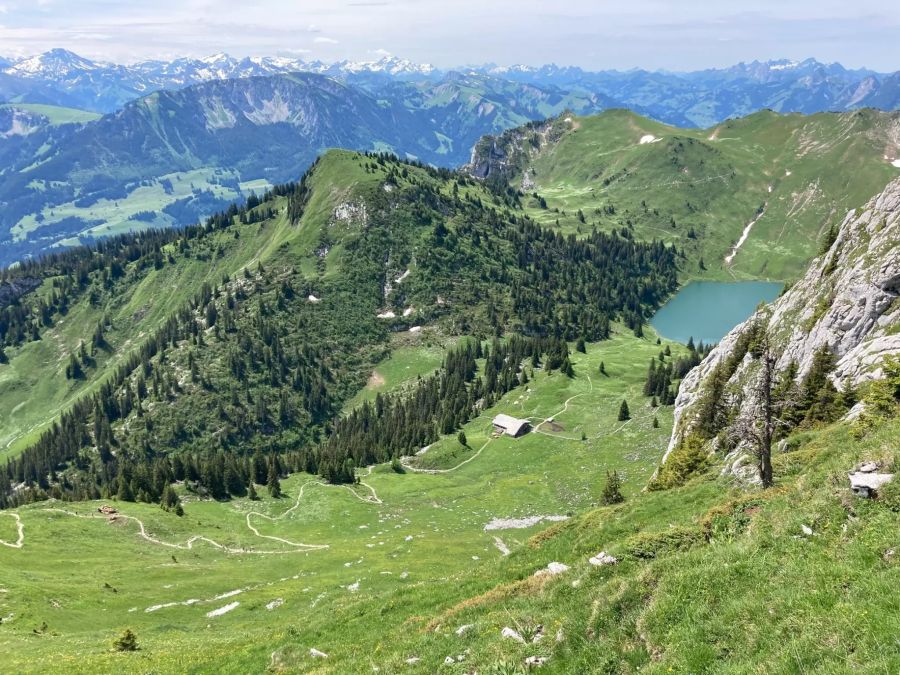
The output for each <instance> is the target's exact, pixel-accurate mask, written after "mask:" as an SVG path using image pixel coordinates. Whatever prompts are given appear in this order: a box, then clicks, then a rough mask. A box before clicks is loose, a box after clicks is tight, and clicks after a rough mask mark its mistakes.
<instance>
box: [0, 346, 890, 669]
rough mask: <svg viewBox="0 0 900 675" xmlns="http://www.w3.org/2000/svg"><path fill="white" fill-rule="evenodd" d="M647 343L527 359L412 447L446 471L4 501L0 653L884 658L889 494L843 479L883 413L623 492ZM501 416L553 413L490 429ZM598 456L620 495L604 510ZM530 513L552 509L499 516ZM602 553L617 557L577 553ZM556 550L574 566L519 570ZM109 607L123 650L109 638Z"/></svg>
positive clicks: (871, 662) (322, 665)
mask: <svg viewBox="0 0 900 675" xmlns="http://www.w3.org/2000/svg"><path fill="white" fill-rule="evenodd" d="M672 347H673V348H675V349H678V347H677V346H675V345H672ZM658 350H659V347H658V346H657V345H656V344H654V341H653V340H652V339H647V340H638V339H636V338H634V337H632V336H630V335H628V336H617V337H615V338H614V339H613V340H612V341H609V342H604V343H601V344H590V345H588V347H587V353H586V354H579V353H577V352H576V353H574V354H573V363H574V366H575V372H576V376H575V377H574V378H573V379H569V378H566V377H564V376H563V375H561V374H560V373H556V374H553V375H549V376H546V375H545V374H543V373H541V372H539V371H538V372H536V373H535V377H534V378H533V380H532V381H531V383H530V384H529V389H528V391H524V390H522V389H519V390H516V391H513V392H511V393H510V394H509V395H508V396H507V397H505V398H504V399H503V400H502V401H500V402H499V403H498V404H497V406H495V407H494V408H492V409H490V410H486V411H485V412H484V413H483V414H482V415H481V416H480V417H479V418H477V419H475V420H473V421H472V422H470V423H469V424H468V425H466V427H465V432H466V435H467V437H468V442H469V446H470V447H469V448H465V449H464V448H461V447H460V446H459V444H458V441H457V440H456V438H455V436H452V437H447V438H443V439H442V440H441V441H440V442H439V443H438V444H436V445H435V446H433V447H431V448H429V450H428V451H427V452H426V453H425V454H424V455H422V456H420V457H418V458H416V459H415V460H412V462H411V464H412V466H413V467H415V468H418V469H421V468H424V467H426V466H427V467H431V468H432V470H434V469H435V468H438V469H441V470H443V471H444V473H431V474H426V473H418V472H416V471H414V470H412V469H408V470H407V471H406V473H404V474H398V473H396V472H394V471H392V470H391V469H390V467H389V466H387V465H384V466H377V467H373V468H371V469H366V470H364V471H362V472H361V476H362V483H361V484H360V485H357V486H352V487H347V486H344V487H334V486H326V485H323V484H320V483H318V482H317V481H316V480H314V479H313V478H312V477H311V476H307V475H298V476H295V477H292V478H291V479H290V480H289V481H285V483H284V488H285V493H286V494H285V497H284V498H283V499H281V500H271V499H269V498H267V497H266V498H263V500H262V501H260V502H255V503H254V502H249V501H247V500H232V501H230V502H224V503H222V502H213V501H190V500H186V503H185V510H186V515H185V517H183V518H178V517H176V516H174V515H172V514H167V513H165V512H162V511H160V510H159V509H158V508H156V507H152V506H148V505H140V504H122V503H118V504H115V506H116V507H118V508H119V509H120V510H121V513H120V515H119V517H118V518H117V519H116V520H113V521H108V520H107V519H106V518H105V517H103V516H101V515H100V514H97V513H96V509H97V507H98V506H99V505H100V504H101V502H89V503H83V504H62V503H53V502H51V503H44V504H36V505H33V506H30V507H25V508H21V509H18V510H17V511H15V512H6V513H4V514H0V540H3V543H6V544H10V543H12V544H15V543H16V542H17V539H18V536H19V535H18V532H17V527H16V526H17V522H20V523H21V524H22V526H23V528H24V529H23V530H22V543H23V546H22V547H21V548H11V547H9V546H0V562H2V564H3V567H4V569H6V570H9V572H8V573H7V574H6V576H5V577H4V580H3V585H2V587H3V591H4V592H3V594H2V596H0V614H2V615H3V617H4V622H3V624H2V630H0V646H2V650H3V652H4V653H5V654H7V655H9V656H8V657H7V658H8V659H9V660H8V661H7V665H8V667H10V668H12V669H13V670H16V671H38V672H39V671H46V670H52V669H56V668H58V667H59V665H60V664H62V663H65V664H66V667H67V668H68V669H70V670H73V672H139V671H145V670H148V669H152V670H154V671H158V672H201V671H202V672H206V671H209V670H216V671H217V672H229V673H231V672H233V673H239V672H248V671H258V670H263V669H266V668H269V669H271V670H274V671H276V672H317V673H365V672H372V669H373V668H374V667H377V668H379V669H380V670H381V672H399V671H402V672H412V673H434V672H447V673H463V672H471V670H472V669H473V668H474V669H477V670H478V671H479V672H499V673H518V672H525V669H524V667H523V666H522V664H523V661H524V659H525V658H526V657H529V656H542V657H544V658H547V659H548V660H547V662H546V664H545V666H544V670H545V671H547V672H558V673H570V672H636V671H638V670H641V671H642V672H643V671H647V672H688V671H689V672H730V673H732V672H733V673H743V672H758V671H759V669H760V668H762V669H764V670H766V671H770V672H810V671H816V672H846V671H849V670H859V669H863V670H867V669H872V668H874V669H875V670H876V671H884V672H893V671H894V670H896V668H897V667H898V665H900V660H898V659H900V656H898V653H897V651H896V649H894V648H893V646H892V645H893V636H894V635H895V634H896V631H897V630H898V628H900V626H898V624H897V620H896V617H897V616H898V614H897V611H896V602H895V600H894V593H893V592H892V589H893V588H894V586H895V585H896V583H897V581H898V567H897V562H896V560H895V557H896V556H895V555H894V554H893V553H892V551H893V549H894V548H895V546H896V540H897V536H898V535H900V531H898V526H897V519H896V514H895V513H894V512H892V511H890V509H889V508H888V506H887V505H886V504H884V503H882V502H877V501H875V502H866V501H860V500H858V499H856V498H854V497H852V496H851V495H850V494H849V491H848V489H847V486H846V479H845V477H844V474H845V472H846V471H847V470H849V469H850V468H852V466H853V465H854V464H856V463H857V462H859V461H863V460H877V461H881V462H884V463H886V464H887V465H890V463H891V462H893V463H894V465H895V466H896V462H897V461H898V458H897V456H896V449H895V448H894V447H893V444H892V443H891V440H892V439H893V438H894V437H895V436H896V434H897V433H898V432H900V425H898V423H897V420H892V421H887V422H885V423H883V425H882V426H880V427H878V428H877V429H875V430H874V431H873V432H870V434H869V435H868V436H866V437H865V438H863V439H862V440H859V439H856V438H854V437H851V435H850V434H849V433H848V427H847V426H845V425H836V426H833V427H830V428H824V429H820V430H816V431H814V432H806V433H804V434H803V435H802V436H800V437H798V438H797V439H796V441H795V442H792V443H790V448H791V451H790V452H788V453H786V454H782V455H779V456H778V458H777V460H776V476H777V478H778V481H777V485H776V487H775V488H774V489H772V490H769V491H765V492H759V491H752V492H746V493H745V492H742V491H740V490H739V489H736V488H733V487H731V486H730V485H729V484H727V483H724V482H722V481H721V480H720V479H719V478H718V477H717V474H716V472H715V471H714V470H713V471H711V472H710V473H708V474H706V475H702V476H699V477H697V478H695V479H694V480H693V481H691V482H690V483H688V484H687V485H686V486H684V487H681V488H677V489H673V490H668V491H661V492H640V488H641V487H642V486H643V485H644V484H645V483H646V480H647V478H648V476H649V473H650V472H651V471H652V469H653V467H654V466H655V464H656V462H657V461H658V459H659V457H660V455H661V452H662V450H663V447H664V445H665V441H666V438H667V436H668V432H669V430H670V427H671V413H670V411H668V410H666V409H662V410H660V411H659V412H658V413H657V417H658V419H659V421H660V426H659V428H656V429H654V428H653V427H652V425H651V424H650V421H651V420H652V415H653V413H652V412H651V410H650V409H649V408H648V406H647V399H646V398H643V397H642V396H641V395H640V387H641V380H642V378H641V377H639V376H638V374H639V373H641V372H642V371H643V366H644V363H645V361H646V360H647V359H649V358H652V357H653V356H654V355H655V354H656V353H657V352H658ZM601 360H602V361H603V362H604V364H605V366H606V370H607V372H608V373H609V377H608V378H604V377H602V376H598V375H597V374H596V371H597V369H598V367H599V363H600V361H601ZM622 397H627V399H628V400H629V402H630V403H631V404H632V411H633V419H632V420H631V421H630V422H628V423H625V424H623V423H621V422H618V421H616V411H617V409H618V404H619V401H620V400H621V398H622ZM497 412H507V413H511V414H518V415H528V416H531V417H534V418H537V419H538V420H540V419H544V418H547V417H550V416H552V417H553V418H554V420H555V421H556V422H557V423H558V424H559V425H560V426H561V427H563V430H560V431H549V430H546V433H532V434H530V435H528V436H525V437H523V438H521V439H517V440H513V439H509V438H502V437H501V438H498V439H493V440H489V437H488V436H487V435H486V431H487V430H488V427H489V420H490V419H491V417H492V416H493V415H494V414H495V413H497ZM581 431H584V432H585V434H586V435H587V440H585V441H582V440H581V436H580V432H581ZM567 437H572V438H573V439H574V440H568V438H567ZM463 462H465V463H463ZM613 468H615V469H617V470H619V471H620V473H621V475H622V476H623V479H624V487H623V492H624V495H625V502H624V503H623V504H621V505H617V506H607V507H600V508H597V505H598V503H599V498H600V493H601V490H602V486H603V483H604V477H605V473H606V471H607V470H609V469H613ZM538 516H545V517H546V516H551V517H553V518H554V519H560V518H564V517H566V516H569V517H568V519H567V520H561V521H560V522H555V523H554V522H553V521H552V520H550V521H548V520H543V521H539V522H538V523H537V524H534V525H531V526H530V527H524V528H522V529H511V527H512V526H513V525H514V524H515V523H512V522H509V521H507V522H503V521H497V520H495V519H522V518H527V517H538ZM132 519H139V520H140V521H141V523H142V524H143V527H144V532H145V533H146V537H142V536H141V535H140V534H139V532H140V523H138V522H136V521H135V520H132ZM526 522H527V521H526ZM491 523H493V527H496V528H497V529H490V528H489V529H486V526H488V525H489V524H491ZM248 525H249V526H252V527H253V528H255V530H256V532H258V534H256V533H254V531H253V530H251V529H250V528H249V527H248ZM504 528H505V529H504ZM807 528H808V529H807ZM810 532H811V533H810ZM197 537H206V538H208V539H205V540H204V539H196V538H197ZM209 540H212V541H209ZM61 546H65V548H66V551H69V552H71V551H73V550H77V552H78V555H77V556H76V557H75V558H74V560H72V559H71V556H70V555H66V554H63V552H62V550H61ZM322 546H327V548H317V547H322ZM189 547H190V548H189ZM221 547H227V548H226V549H225V550H223V548H221ZM506 549H509V551H510V553H509V554H508V555H504V551H505V550H506ZM600 551H606V552H608V553H610V554H611V555H613V556H615V557H616V558H617V559H618V560H619V562H618V564H616V565H609V566H602V567H594V566H592V565H591V564H589V563H588V558H589V557H591V556H594V555H596V554H598V553H599V552H600ZM63 561H65V562H63ZM554 561H555V562H561V563H563V564H565V565H568V566H569V569H568V570H567V571H564V572H562V573H561V574H559V575H558V576H552V575H545V576H534V574H535V572H536V571H538V570H540V569H542V568H545V567H546V566H547V565H548V563H550V562H554ZM63 566H64V568H65V569H64V570H63ZM538 626H541V627H542V628H541V631H540V632H543V634H544V636H545V637H544V638H543V639H541V640H540V641H537V642H535V643H534V644H527V645H526V644H520V643H519V642H516V641H514V640H512V639H508V638H503V637H501V629H503V628H504V627H510V628H512V629H514V630H516V631H517V632H518V633H519V634H520V635H523V636H525V637H526V639H527V640H529V641H530V640H531V639H532V637H531V636H533V635H535V634H538V632H539V629H538ZM126 627H128V628H131V629H132V630H133V631H134V632H135V633H136V634H137V637H138V642H139V645H140V650H139V651H138V652H135V653H131V654H128V653H125V654H122V653H115V652H114V651H112V649H111V642H112V640H113V638H114V637H116V636H118V635H119V634H120V633H121V632H122V631H123V630H124V629H125V628H126ZM463 627H466V628H464V629H463ZM459 631H461V632H459ZM310 649H317V650H320V651H322V652H324V653H326V654H328V657H327V658H318V657H315V656H312V655H311V654H310ZM448 656H449V657H451V658H452V659H453V661H454V663H453V664H447V663H445V661H446V658H447V657H448ZM459 657H461V658H459ZM723 668H724V670H723Z"/></svg>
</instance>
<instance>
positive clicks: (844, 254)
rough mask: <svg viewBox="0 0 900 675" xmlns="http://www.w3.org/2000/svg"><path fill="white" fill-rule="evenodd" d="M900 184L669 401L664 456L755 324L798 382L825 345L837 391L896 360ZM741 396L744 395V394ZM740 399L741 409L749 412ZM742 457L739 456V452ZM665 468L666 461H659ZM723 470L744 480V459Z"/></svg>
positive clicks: (740, 371)
mask: <svg viewBox="0 0 900 675" xmlns="http://www.w3.org/2000/svg"><path fill="white" fill-rule="evenodd" d="M898 298H900V179H896V180H894V181H892V182H891V183H890V184H889V185H888V186H887V187H886V188H885V190H884V191H883V192H882V193H881V194H879V195H877V196H876V197H874V198H872V199H871V200H870V201H869V202H868V203H867V204H866V205H865V206H864V207H862V208H859V209H856V210H855V211H852V212H850V213H849V214H848V215H847V217H846V218H845V219H844V221H843V223H842V224H841V227H840V230H839V231H838V235H837V238H836V240H835V241H834V243H833V244H832V245H831V247H830V248H829V250H828V251H827V252H826V253H825V254H824V255H822V256H820V257H818V258H816V259H815V260H814V261H813V262H812V264H811V265H810V267H809V270H808V271H807V273H806V275H805V276H804V277H803V278H802V279H801V280H800V281H798V282H797V283H796V284H795V285H794V286H792V287H791V288H790V289H788V290H787V291H786V292H785V293H784V294H783V295H782V296H781V297H780V298H778V299H777V300H776V301H775V302H773V303H772V304H771V305H769V306H767V307H765V308H762V309H761V310H758V311H757V312H756V314H754V316H752V317H751V318H750V319H748V320H747V321H746V322H744V323H743V324H741V325H739V326H737V327H736V328H734V330H732V331H731V332H730V333H729V334H728V335H726V336H725V337H724V338H723V339H722V341H721V342H720V343H719V345H718V346H717V347H716V348H715V349H713V351H712V352H711V353H710V354H709V356H707V358H706V359H704V361H703V362H702V363H701V364H700V365H699V366H697V367H696V368H694V369H693V370H692V371H691V372H690V373H688V375H687V376H686V377H685V378H684V381H683V382H682V384H681V388H680V391H679V393H678V397H677V399H676V401H675V428H674V431H673V433H672V438H671V440H670V442H669V449H668V452H667V453H666V457H667V456H668V454H669V452H671V450H672V449H673V448H674V447H675V445H676V444H677V442H678V440H679V439H680V438H681V437H682V435H683V434H685V433H686V432H688V431H689V430H690V429H691V427H692V425H693V424H694V422H695V407H696V403H697V401H698V399H699V397H700V396H701V394H702V392H703V389H704V384H705V382H706V380H707V378H708V377H709V375H710V373H712V371H713V369H714V368H715V367H716V366H717V365H718V364H719V363H720V362H721V361H723V360H724V359H726V358H727V357H728V355H729V354H730V353H731V352H732V351H733V350H734V346H735V343H736V342H737V341H738V339H739V338H740V336H741V335H742V334H743V333H744V332H745V331H747V330H748V329H749V327H750V326H751V325H752V324H753V323H754V322H760V323H761V324H762V325H764V326H766V327H767V330H768V334H769V336H770V339H772V340H773V341H774V344H775V347H776V353H777V354H778V362H777V365H776V368H777V369H778V370H779V371H781V370H784V369H785V368H787V366H788V364H790V363H791V362H792V361H796V363H797V364H798V366H799V373H798V377H799V378H803V377H804V376H805V375H806V373H807V372H808V371H809V369H810V366H811V365H812V361H813V356H814V354H815V352H816V351H817V350H818V349H819V348H820V347H823V346H827V347H828V348H829V349H830V350H831V351H832V352H833V353H834V354H835V356H836V357H837V359H838V361H837V366H836V368H835V370H834V372H833V373H832V374H831V378H832V380H833V381H834V384H835V386H836V387H838V388H839V389H840V388H841V387H842V386H843V385H844V384H845V383H849V384H852V385H857V384H859V383H861V382H864V381H866V380H871V379H878V378H880V377H881V376H882V375H883V373H882V368H881V364H882V362H883V359H884V357H885V356H887V355H888V354H900V331H898V327H900V300H898ZM750 362H751V357H749V356H746V357H745V358H744V360H743V361H742V362H741V363H740V364H739V365H738V367H737V369H736V370H735V372H734V374H733V375H732V376H731V379H730V380H729V386H732V387H740V386H741V384H743V383H746V382H747V381H748V380H749V378H750V372H749V371H750ZM745 393H746V391H745ZM753 404H754V401H753V400H752V398H751V397H749V396H746V397H744V400H743V402H742V404H741V405H753ZM739 450H740V449H739ZM663 461H665V458H664V459H663ZM726 464H727V470H728V471H731V470H732V469H734V474H735V475H736V476H738V477H743V478H749V477H750V475H751V474H752V472H748V471H742V470H741V468H743V469H746V468H748V467H747V461H746V456H745V454H744V453H741V452H737V453H732V456H731V457H729V458H727V460H726Z"/></svg>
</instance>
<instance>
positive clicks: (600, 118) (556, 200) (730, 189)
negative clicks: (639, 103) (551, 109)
mask: <svg viewBox="0 0 900 675" xmlns="http://www.w3.org/2000/svg"><path fill="white" fill-rule="evenodd" d="M898 156H900V116H898V114H897V113H889V114H887V113H880V112H877V111H874V110H861V111H857V112H853V113H844V114H830V113H822V114H819V115H813V116H809V117H805V116H801V115H779V114H776V113H773V112H771V111H763V112H759V113H756V114H753V115H750V116H748V117H745V118H741V119H734V120H729V121H727V122H725V123H722V124H720V125H718V126H716V127H713V128H711V129H706V130H703V131H698V130H696V129H683V128H676V127H671V126H667V125H664V124H660V123H659V122H656V121H653V120H650V119H647V118H645V117H641V116H639V115H636V114H634V113H633V112H630V111H625V110H608V111H606V112H603V113H600V114H598V115H595V116H591V117H579V116H577V115H574V114H568V113H566V114H562V115H560V116H558V117H557V118H554V119H553V120H549V121H547V122H544V123H533V124H529V125H525V126H523V127H520V128H518V129H513V130H510V131H507V132H505V133H504V134H501V135H499V136H492V137H487V138H485V139H483V140H482V141H481V142H479V143H478V145H477V146H476V147H475V149H474V151H473V154H472V158H471V160H470V164H469V165H468V170H469V171H470V173H472V175H475V176H478V177H479V178H482V179H485V178H487V180H489V181H498V182H500V183H502V184H504V185H509V186H510V187H512V188H513V189H516V190H519V191H521V192H523V193H524V194H525V199H524V200H523V203H524V205H525V207H526V210H527V211H528V213H529V214H530V215H531V216H532V217H533V218H535V219H536V220H538V221H539V222H542V223H544V224H546V225H548V226H552V227H556V228H559V229H560V230H562V231H564V232H567V233H568V232H574V233H575V234H579V233H584V232H589V231H591V230H592V229H593V228H598V229H602V230H610V229H620V228H623V227H625V228H628V229H629V230H631V231H632V232H633V233H634V234H635V236H637V237H638V238H646V239H653V238H662V239H663V240H664V241H667V242H669V243H672V244H675V245H676V246H677V247H678V248H679V250H680V251H681V252H682V253H683V255H684V262H683V264H682V274H683V277H684V278H686V279H693V278H701V279H703V278H706V279H721V280H735V279H738V280H740V279H774V280H783V281H789V280H792V279H796V278H797V277H799V276H800V275H801V274H802V272H803V271H804V270H805V268H806V265H807V263H808V262H809V260H810V259H811V258H812V257H813V256H814V255H815V252H816V250H817V249H818V246H819V244H820V243H821V242H822V241H824V239H825V237H826V235H827V233H828V231H829V229H830V228H831V227H832V226H833V225H837V224H838V222H839V220H840V218H842V216H843V214H844V213H846V212H847V210H848V209H850V208H853V207H855V206H857V205H859V204H861V203H863V202H864V201H865V200H867V199H869V198H870V197H871V196H872V195H873V194H874V193H876V192H878V191H879V190H881V189H882V188H883V187H884V186H885V185H886V184H887V183H888V182H889V181H890V180H891V179H892V178H894V177H896V176H897V175H898V174H900V169H898V167H897V166H895V165H894V160H895V158H896V157H898ZM838 164H839V165H840V166H842V167H843V170H842V171H833V170H832V167H834V166H836V165H838ZM748 225H749V227H748ZM743 233H746V237H745V238H743V239H742V234H743Z"/></svg>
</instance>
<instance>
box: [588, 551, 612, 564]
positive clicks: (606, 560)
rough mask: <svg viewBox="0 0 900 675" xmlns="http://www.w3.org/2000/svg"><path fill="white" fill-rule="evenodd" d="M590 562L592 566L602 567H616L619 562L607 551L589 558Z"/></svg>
mask: <svg viewBox="0 0 900 675" xmlns="http://www.w3.org/2000/svg"><path fill="white" fill-rule="evenodd" d="M588 562H589V563H590V564H591V565H595V566H600V565H615V564H616V563H617V562H619V561H618V559H617V558H615V557H613V556H611V555H610V554H609V553H607V552H606V551H600V553H598V554H597V555H595V556H592V557H590V558H588Z"/></svg>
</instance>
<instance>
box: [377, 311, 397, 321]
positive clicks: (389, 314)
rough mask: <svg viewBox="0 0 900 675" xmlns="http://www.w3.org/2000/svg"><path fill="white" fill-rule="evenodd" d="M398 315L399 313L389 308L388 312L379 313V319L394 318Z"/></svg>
mask: <svg viewBox="0 0 900 675" xmlns="http://www.w3.org/2000/svg"><path fill="white" fill-rule="evenodd" d="M396 316H397V315H396V314H394V313H393V312H392V311H391V310H388V311H386V312H382V313H381V314H379V315H378V318H379V319H393V318H394V317H396Z"/></svg>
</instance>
